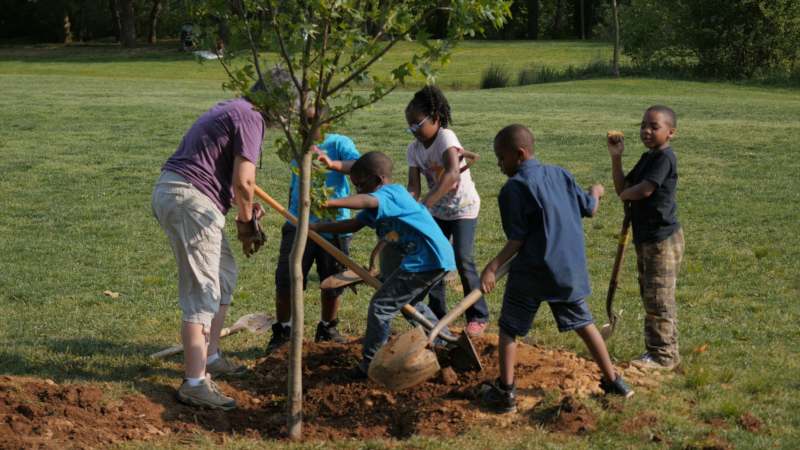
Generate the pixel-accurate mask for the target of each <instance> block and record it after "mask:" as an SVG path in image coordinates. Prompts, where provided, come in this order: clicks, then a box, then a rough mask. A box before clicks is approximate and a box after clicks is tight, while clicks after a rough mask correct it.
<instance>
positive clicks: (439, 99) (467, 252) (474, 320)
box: [406, 86, 489, 336]
mask: <svg viewBox="0 0 800 450" xmlns="http://www.w3.org/2000/svg"><path fill="white" fill-rule="evenodd" d="M406 122H408V127H407V128H406V131H407V132H409V133H411V134H413V135H414V137H415V138H416V140H415V141H414V142H412V143H411V144H409V145H408V148H407V150H406V159H407V161H408V192H409V193H410V194H411V195H412V196H413V197H414V198H415V199H417V200H418V201H419V202H420V203H422V204H423V205H425V207H426V208H428V210H429V211H430V213H431V215H433V218H434V219H435V220H436V223H437V224H438V225H439V228H441V229H442V232H444V235H445V237H447V238H448V239H450V238H451V237H452V239H453V250H454V252H455V259H456V266H457V269H458V275H459V276H460V277H461V284H462V286H463V288H464V293H469V292H472V290H473V289H476V288H479V287H480V276H479V275H478V269H477V267H476V265H475V256H474V246H475V231H476V229H477V225H478V212H479V211H480V206H481V199H480V196H478V192H477V191H476V190H475V183H473V182H472V177H471V176H470V172H469V166H470V165H471V164H472V163H473V162H475V161H476V160H477V155H475V154H474V153H470V152H465V151H464V147H463V146H462V145H461V143H460V142H459V141H458V138H457V137H456V134H455V133H453V131H452V130H450V129H449V128H448V126H449V125H450V124H452V119H451V116H450V104H449V103H447V99H446V98H445V97H444V94H443V93H442V91H441V90H440V89H439V88H437V87H436V86H425V87H424V88H422V89H420V90H419V91H418V92H417V93H416V94H414V98H413V99H411V102H409V104H408V107H406ZM468 160H471V161H469V162H468ZM423 175H424V176H425V181H426V182H427V184H428V193H427V194H425V196H423V197H422V198H420V194H421V178H422V176H423ZM428 303H429V305H430V307H431V310H433V312H434V313H435V314H436V316H437V317H439V318H442V317H444V315H445V314H446V313H447V297H446V286H445V283H440V284H439V285H438V286H436V287H434V288H433V290H432V291H431V293H430V295H429V302H428ZM466 316H467V327H466V329H465V332H466V333H467V334H468V335H470V336H478V335H480V334H482V333H483V331H484V330H485V328H486V324H487V323H488V322H489V308H488V307H487V305H486V299H485V298H484V297H481V298H480V299H479V300H478V301H477V302H475V304H474V305H473V306H471V307H470V308H469V309H467V312H466Z"/></svg>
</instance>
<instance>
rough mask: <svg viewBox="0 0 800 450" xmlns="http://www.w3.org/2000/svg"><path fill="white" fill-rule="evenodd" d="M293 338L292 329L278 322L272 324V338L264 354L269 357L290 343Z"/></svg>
mask: <svg viewBox="0 0 800 450" xmlns="http://www.w3.org/2000/svg"><path fill="white" fill-rule="evenodd" d="M291 337H292V327H291V326H283V325H281V324H280V323H278V322H275V323H273V324H272V338H271V339H270V340H269V344H267V350H266V351H265V352H264V353H265V354H266V355H267V356H269V355H270V354H272V353H273V352H275V350H278V349H279V348H281V347H283V346H284V345H286V344H288V343H289V339H291Z"/></svg>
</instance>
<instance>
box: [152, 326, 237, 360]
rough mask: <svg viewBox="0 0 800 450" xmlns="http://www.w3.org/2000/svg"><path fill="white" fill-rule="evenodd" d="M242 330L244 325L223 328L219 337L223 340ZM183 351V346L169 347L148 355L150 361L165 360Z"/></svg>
mask: <svg viewBox="0 0 800 450" xmlns="http://www.w3.org/2000/svg"><path fill="white" fill-rule="evenodd" d="M243 329H244V325H233V326H231V327H227V328H223V329H222V330H220V332H219V337H220V338H224V337H225V336H227V335H229V334H233V333H236V332H237V331H241V330H243ZM182 351H183V344H180V345H176V346H174V347H170V348H168V349H166V350H161V351H160V352H157V353H153V354H152V355H150V359H158V358H165V357H167V356H172V355H174V354H176V353H180V352H182Z"/></svg>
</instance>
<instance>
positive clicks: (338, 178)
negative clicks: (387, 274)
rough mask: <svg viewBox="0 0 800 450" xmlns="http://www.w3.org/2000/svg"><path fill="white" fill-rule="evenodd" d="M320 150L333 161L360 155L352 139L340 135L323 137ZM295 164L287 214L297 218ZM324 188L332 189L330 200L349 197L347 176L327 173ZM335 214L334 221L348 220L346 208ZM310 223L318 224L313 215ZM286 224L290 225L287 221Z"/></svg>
mask: <svg viewBox="0 0 800 450" xmlns="http://www.w3.org/2000/svg"><path fill="white" fill-rule="evenodd" d="M319 148H320V150H322V151H323V152H325V153H326V154H327V155H328V157H329V158H330V159H331V160H333V161H350V160H353V159H358V158H359V157H360V156H361V155H359V154H358V150H356V145H355V144H354V143H353V141H352V139H350V138H349V137H347V136H342V135H340V134H328V135H326V136H325V141H324V142H322V144H321V145H320V146H319ZM295 167H297V163H296V162H295V161H292V181H291V183H290V184H289V188H290V189H291V190H292V199H291V203H289V212H290V213H292V215H293V216H295V217H297V192H298V186H299V183H300V179H299V178H298V177H297V175H296V174H295V173H294V168H295ZM325 186H327V187H329V188H333V189H334V192H333V195H332V196H331V198H344V197H349V196H350V183H348V181H347V175H345V174H343V173H340V172H336V171H334V170H331V171H328V173H327V174H326V175H325ZM338 211H339V212H338V213H337V214H336V220H343V219H349V218H350V210H349V209H347V208H340V209H339V210H338ZM309 220H310V221H311V222H319V221H320V220H319V219H318V218H317V217H316V216H315V215H313V214H311V215H310V216H309ZM287 222H288V223H291V222H289V221H288V220H287ZM321 234H322V237H324V238H326V239H331V238H333V235H331V234H328V233H321ZM349 235H350V234H343V235H342V236H349Z"/></svg>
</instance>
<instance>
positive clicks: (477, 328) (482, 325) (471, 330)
mask: <svg viewBox="0 0 800 450" xmlns="http://www.w3.org/2000/svg"><path fill="white" fill-rule="evenodd" d="M485 329H486V322H470V323H468V324H467V328H464V332H465V333H467V336H469V337H475V336H480V335H482V334H483V331H484V330H485Z"/></svg>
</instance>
